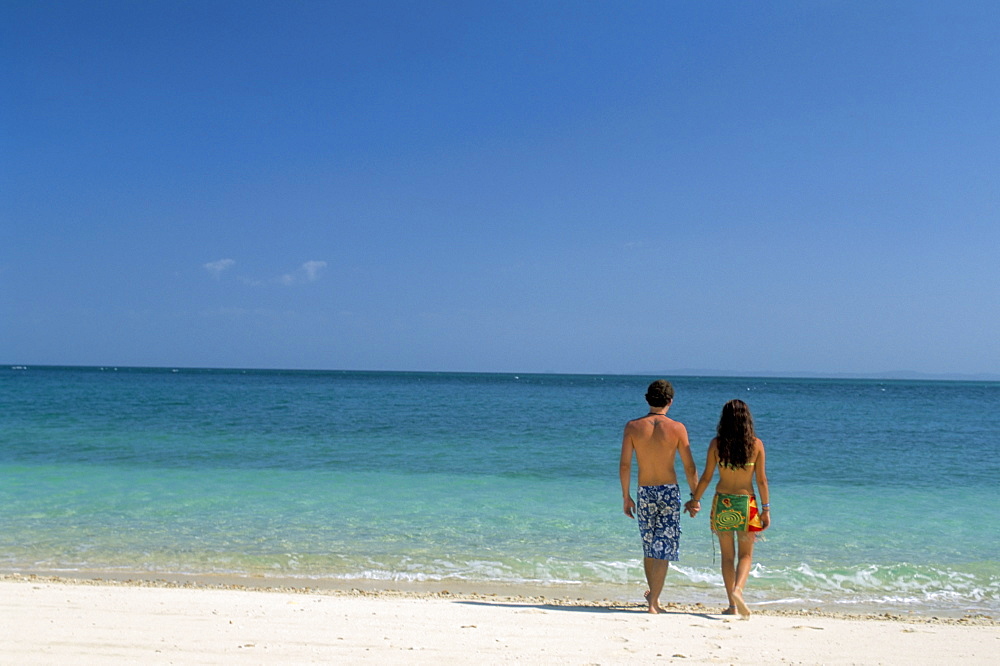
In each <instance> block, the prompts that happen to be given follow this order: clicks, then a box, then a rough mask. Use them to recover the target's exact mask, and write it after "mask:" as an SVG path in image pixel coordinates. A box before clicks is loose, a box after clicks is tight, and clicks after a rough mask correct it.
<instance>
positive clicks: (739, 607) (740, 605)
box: [733, 589, 750, 620]
mask: <svg viewBox="0 0 1000 666" xmlns="http://www.w3.org/2000/svg"><path fill="white" fill-rule="evenodd" d="M733 601H734V602H735V603H736V612H738V613H739V614H740V617H741V618H743V619H744V620H749V619H750V609H749V608H748V607H747V604H746V602H745V601H743V590H740V589H736V590H733Z"/></svg>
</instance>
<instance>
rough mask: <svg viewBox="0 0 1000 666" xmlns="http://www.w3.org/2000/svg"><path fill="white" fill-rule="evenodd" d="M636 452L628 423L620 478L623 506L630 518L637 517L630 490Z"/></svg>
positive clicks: (623, 436) (619, 467)
mask: <svg viewBox="0 0 1000 666" xmlns="http://www.w3.org/2000/svg"><path fill="white" fill-rule="evenodd" d="M634 452H635V447H634V446H633V445H632V435H631V434H630V433H629V427H628V426H627V425H626V426H625V434H624V435H622V455H621V459H620V460H619V461H618V478H619V479H620V480H621V483H622V508H623V510H624V511H625V515H626V516H628V517H629V518H635V502H633V501H632V494H631V491H630V490H629V487H630V486H631V485H632V454H633V453H634Z"/></svg>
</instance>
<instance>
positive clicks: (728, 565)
mask: <svg viewBox="0 0 1000 666" xmlns="http://www.w3.org/2000/svg"><path fill="white" fill-rule="evenodd" d="M715 535H716V536H717V537H719V551H720V552H721V560H722V582H723V583H725V584H726V597H728V599H729V608H727V609H726V610H725V611H724V614H726V615H735V614H736V603H735V599H734V598H733V589H734V588H735V587H736V546H735V545H734V544H733V533H732V532H716V533H715Z"/></svg>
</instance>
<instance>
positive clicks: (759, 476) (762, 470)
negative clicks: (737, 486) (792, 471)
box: [754, 439, 771, 529]
mask: <svg viewBox="0 0 1000 666" xmlns="http://www.w3.org/2000/svg"><path fill="white" fill-rule="evenodd" d="M757 446H758V450H757V461H756V464H754V475H755V477H756V480H757V491H758V492H759V493H760V522H761V525H763V526H764V529H767V526H768V525H770V524H771V491H770V489H769V488H768V487H767V461H766V458H765V455H764V442H762V441H760V440H759V439H758V440H757Z"/></svg>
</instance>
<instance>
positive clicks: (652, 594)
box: [642, 557, 670, 613]
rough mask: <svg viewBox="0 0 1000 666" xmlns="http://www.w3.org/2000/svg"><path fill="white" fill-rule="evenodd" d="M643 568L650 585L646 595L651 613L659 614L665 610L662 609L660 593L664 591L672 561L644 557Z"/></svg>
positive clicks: (647, 582)
mask: <svg viewBox="0 0 1000 666" xmlns="http://www.w3.org/2000/svg"><path fill="white" fill-rule="evenodd" d="M642 567H643V569H645V570H646V584H647V585H649V592H647V593H646V601H647V602H648V603H649V612H650V613H659V612H660V611H662V610H663V609H662V608H660V592H662V591H663V581H664V580H666V578H667V569H669V568H670V561H669V560H658V559H656V558H655V557H644V558H642Z"/></svg>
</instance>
